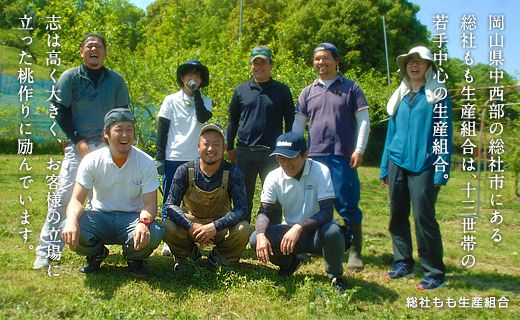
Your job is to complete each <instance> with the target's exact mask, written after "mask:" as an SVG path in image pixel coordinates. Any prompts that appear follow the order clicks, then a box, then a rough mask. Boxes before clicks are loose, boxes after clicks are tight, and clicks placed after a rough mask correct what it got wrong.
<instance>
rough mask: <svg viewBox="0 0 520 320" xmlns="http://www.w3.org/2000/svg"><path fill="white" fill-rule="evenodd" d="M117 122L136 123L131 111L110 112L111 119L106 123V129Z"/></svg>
mask: <svg viewBox="0 0 520 320" xmlns="http://www.w3.org/2000/svg"><path fill="white" fill-rule="evenodd" d="M116 122H132V123H135V119H134V116H133V114H132V112H130V110H129V111H112V112H110V115H109V118H108V119H107V121H106V123H105V127H108V126H110V125H112V124H114V123H116Z"/></svg>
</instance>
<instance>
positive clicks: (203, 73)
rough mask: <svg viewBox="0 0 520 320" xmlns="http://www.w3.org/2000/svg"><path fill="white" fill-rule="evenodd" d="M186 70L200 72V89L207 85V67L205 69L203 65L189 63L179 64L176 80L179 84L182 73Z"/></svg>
mask: <svg viewBox="0 0 520 320" xmlns="http://www.w3.org/2000/svg"><path fill="white" fill-rule="evenodd" d="M188 68H195V69H197V70H199V72H200V77H201V78H202V82H201V84H200V87H201V88H202V87H206V86H208V85H209V70H208V67H206V66H205V65H203V64H191V63H185V64H181V65H180V66H179V67H178V68H177V80H178V81H179V82H180V80H181V75H182V74H183V73H184V71H185V70H186V69H188Z"/></svg>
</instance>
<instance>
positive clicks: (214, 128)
mask: <svg viewBox="0 0 520 320" xmlns="http://www.w3.org/2000/svg"><path fill="white" fill-rule="evenodd" d="M206 131H216V132H218V134H220V135H221V136H222V138H224V141H225V140H226V135H225V134H224V132H223V131H222V130H221V129H220V128H219V127H216V126H207V127H203V128H202V130H201V131H200V133H199V136H201V135H202V134H203V133H204V132H206Z"/></svg>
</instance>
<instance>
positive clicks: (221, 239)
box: [162, 124, 249, 270]
mask: <svg viewBox="0 0 520 320" xmlns="http://www.w3.org/2000/svg"><path fill="white" fill-rule="evenodd" d="M198 148H199V154H200V157H199V158H197V159H195V160H193V161H190V162H188V163H185V164H183V165H181V166H180V167H179V168H178V169H177V171H175V175H174V177H173V183H172V186H171V188H170V194H169V196H168V200H167V201H166V210H167V214H168V216H167V218H166V219H164V220H163V223H162V225H163V227H164V228H165V235H164V242H166V243H167V244H168V246H169V247H170V249H171V251H172V253H173V255H174V256H175V261H176V263H175V267H174V268H175V269H176V270H177V269H180V268H183V267H185V266H186V262H188V260H189V259H191V260H193V261H195V262H196V261H198V260H200V258H201V254H200V251H199V247H198V245H197V244H199V245H208V244H214V245H215V247H214V248H213V250H212V251H211V253H210V254H209V256H208V260H209V262H210V263H211V264H213V265H214V266H222V267H229V266H231V265H233V264H235V263H238V261H239V260H240V257H242V253H243V251H244V249H245V247H246V244H247V239H248V237H249V223H248V222H247V221H246V220H244V214H245V211H246V190H245V186H244V176H243V175H242V172H241V171H240V169H238V168H237V167H236V166H235V165H233V164H230V163H228V162H226V161H225V160H224V159H223V156H224V150H225V148H226V144H225V137H224V131H223V130H222V128H221V127H220V126H218V125H215V124H206V125H205V126H204V127H202V129H201V131H200V137H199V144H198ZM181 201H182V206H181Z"/></svg>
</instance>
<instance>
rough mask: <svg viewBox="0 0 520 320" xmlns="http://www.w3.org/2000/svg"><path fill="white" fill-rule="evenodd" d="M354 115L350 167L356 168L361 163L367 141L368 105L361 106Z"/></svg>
mask: <svg viewBox="0 0 520 320" xmlns="http://www.w3.org/2000/svg"><path fill="white" fill-rule="evenodd" d="M355 116H356V137H357V139H356V149H355V151H354V153H353V154H352V156H351V157H350V167H352V168H354V169H357V168H359V167H360V166H361V164H362V163H363V153H365V149H366V146H367V142H368V135H369V134H370V117H369V115H368V107H366V108H363V109H361V110H359V111H357V112H356V113H355Z"/></svg>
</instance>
